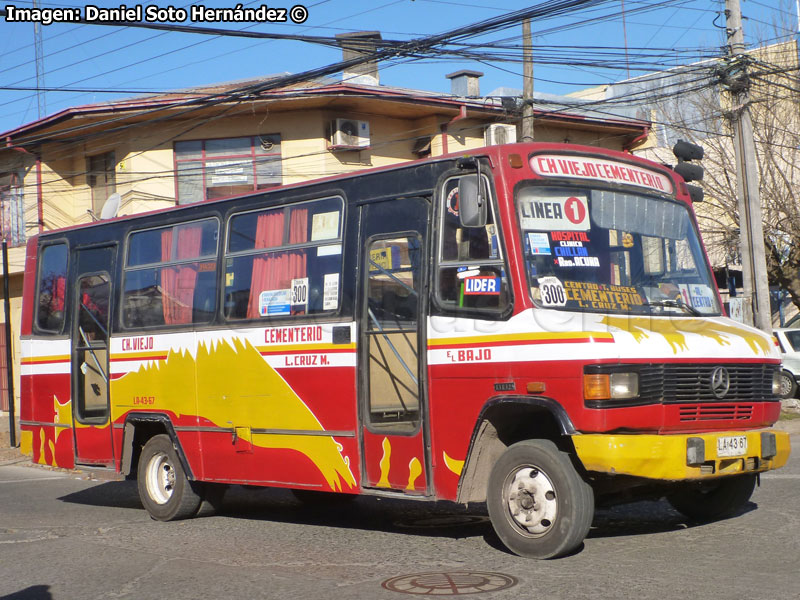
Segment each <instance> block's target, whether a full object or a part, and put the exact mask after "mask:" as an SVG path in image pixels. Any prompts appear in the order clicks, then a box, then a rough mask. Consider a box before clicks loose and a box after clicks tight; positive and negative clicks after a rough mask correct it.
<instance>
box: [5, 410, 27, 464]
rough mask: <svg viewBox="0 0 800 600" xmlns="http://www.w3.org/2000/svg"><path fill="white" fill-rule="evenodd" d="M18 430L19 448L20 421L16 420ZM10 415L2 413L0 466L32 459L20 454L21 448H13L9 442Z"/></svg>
mask: <svg viewBox="0 0 800 600" xmlns="http://www.w3.org/2000/svg"><path fill="white" fill-rule="evenodd" d="M15 422H16V426H17V427H16V429H17V446H19V421H18V420H16V419H15ZM8 434H9V423H8V413H7V412H3V411H0V465H8V464H13V463H16V462H27V461H29V460H30V457H28V456H25V455H24V454H22V453H20V451H19V448H12V447H11V446H10V440H9V435H8Z"/></svg>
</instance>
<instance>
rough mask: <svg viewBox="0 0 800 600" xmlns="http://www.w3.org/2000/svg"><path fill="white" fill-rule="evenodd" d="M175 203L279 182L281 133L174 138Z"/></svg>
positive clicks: (240, 192)
mask: <svg viewBox="0 0 800 600" xmlns="http://www.w3.org/2000/svg"><path fill="white" fill-rule="evenodd" d="M175 179H176V187H177V190H176V194H177V198H178V204H190V203H192V202H199V201H200V200H213V199H215V198H223V197H225V196H235V195H237V194H246V193H248V192H253V191H256V190H261V189H265V188H269V187H274V186H277V185H280V184H281V137H280V135H277V134H270V135H254V136H247V137H237V138H223V139H216V140H195V141H190V142H175Z"/></svg>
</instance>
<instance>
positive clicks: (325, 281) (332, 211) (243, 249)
mask: <svg viewBox="0 0 800 600" xmlns="http://www.w3.org/2000/svg"><path fill="white" fill-rule="evenodd" d="M341 270H342V200H341V198H326V199H324V200H316V201H313V202H303V203H301V204H295V205H292V206H285V207H280V208H274V209H270V210H264V211H258V212H248V213H242V214H238V215H234V216H233V217H232V218H231V220H230V224H229V232H228V248H227V252H226V255H225V305H224V307H225V316H226V318H228V319H263V318H272V317H278V318H280V317H292V316H300V315H311V314H319V313H326V312H334V311H336V310H338V308H339V297H340V281H339V278H340V276H341Z"/></svg>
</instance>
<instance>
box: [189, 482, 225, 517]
mask: <svg viewBox="0 0 800 600" xmlns="http://www.w3.org/2000/svg"><path fill="white" fill-rule="evenodd" d="M192 487H193V488H194V489H195V490H196V491H197V492H198V493H199V494H200V498H201V502H200V506H199V508H198V509H197V513H196V514H195V516H196V517H213V516H214V515H215V514H217V513H218V512H219V511H220V509H221V508H222V501H223V500H224V498H225V492H227V491H228V486H227V485H225V484H223V483H194V484H192Z"/></svg>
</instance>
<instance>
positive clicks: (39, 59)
mask: <svg viewBox="0 0 800 600" xmlns="http://www.w3.org/2000/svg"><path fill="white" fill-rule="evenodd" d="M33 8H34V10H36V9H37V8H38V2H37V0H33ZM33 49H34V58H35V63H36V101H37V103H38V109H39V111H38V115H39V118H40V119H41V118H42V117H44V116H45V115H46V114H47V106H46V105H45V100H44V51H43V49H42V25H41V23H39V21H34V23H33Z"/></svg>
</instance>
